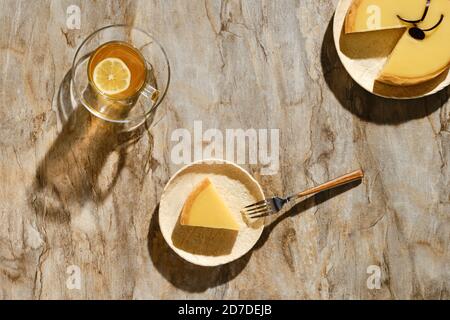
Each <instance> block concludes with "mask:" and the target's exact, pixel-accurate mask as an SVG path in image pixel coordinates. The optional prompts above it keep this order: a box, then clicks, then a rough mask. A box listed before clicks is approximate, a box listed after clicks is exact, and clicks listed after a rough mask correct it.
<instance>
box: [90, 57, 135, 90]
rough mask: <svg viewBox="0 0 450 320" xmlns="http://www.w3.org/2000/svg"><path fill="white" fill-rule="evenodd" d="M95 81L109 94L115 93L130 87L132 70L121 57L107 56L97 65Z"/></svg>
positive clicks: (94, 75)
mask: <svg viewBox="0 0 450 320" xmlns="http://www.w3.org/2000/svg"><path fill="white" fill-rule="evenodd" d="M93 81H94V84H95V85H96V86H97V88H98V89H99V90H100V91H101V92H103V93H104V94H107V95H115V94H118V93H121V92H123V91H125V90H127V89H128V87H129V86H130V82H131V72H130V69H128V67H127V65H126V64H125V62H123V61H122V60H121V59H119V58H106V59H104V60H102V61H101V62H100V63H99V64H97V66H95V69H94V74H93Z"/></svg>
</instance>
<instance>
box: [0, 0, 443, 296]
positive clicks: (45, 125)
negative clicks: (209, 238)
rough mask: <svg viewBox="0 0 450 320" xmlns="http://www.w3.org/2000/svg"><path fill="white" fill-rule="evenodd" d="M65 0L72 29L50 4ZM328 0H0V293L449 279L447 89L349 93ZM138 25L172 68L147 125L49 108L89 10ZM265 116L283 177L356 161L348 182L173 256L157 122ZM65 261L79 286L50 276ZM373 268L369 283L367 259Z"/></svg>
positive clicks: (306, 177)
mask: <svg viewBox="0 0 450 320" xmlns="http://www.w3.org/2000/svg"><path fill="white" fill-rule="evenodd" d="M71 4H76V5H78V6H79V7H80V8H81V29H80V30H69V29H68V28H67V26H66V19H67V16H66V9H67V7H68V6H69V5H71ZM335 4H336V1H335V0H334V1H330V0H320V1H309V0H295V1H294V0H292V1H289V0H280V1H268V0H267V1H263V0H250V1H237V0H228V1H227V0H224V1H219V0H214V1H213V0H211V1H209V0H207V1H200V0H195V1H184V0H168V1H165V0H160V1H104V0H103V1H77V0H71V1H67V0H64V1H41V0H39V1H16V0H0V29H1V30H2V32H1V33H0V68H1V78H0V101H1V108H0V137H1V139H0V145H1V153H0V181H1V182H0V298H2V299H17V298H24V299H61V298H62V299H94V298H98V299H112V298H114V299H131V298H133V299H141V298H150V299H154V298H163V299H171V298H182V299H184V298H225V299H228V298H269V299H270V298H288V299H292V298H301V299H312V298H319V299H328V298H329V299H340V298H345V299H346V298H362V299H392V298H399V299H400V298H405V299H410V298H413V299H423V298H425V299H431V298H437V299H448V298H449V297H450V253H449V252H450V250H449V245H450V237H449V235H450V216H449V214H450V188H449V186H450V167H449V165H450V164H449V158H450V152H449V151H450V103H449V102H448V97H449V92H450V90H449V89H447V90H444V91H442V92H440V93H438V94H436V95H434V96H430V97H427V98H423V99H419V100H413V101H393V100H388V99H382V98H378V97H375V96H372V95H370V94H368V93H366V92H365V91H364V90H363V89H361V88H360V87H358V86H357V85H356V84H355V82H354V81H352V79H351V78H349V76H348V75H347V73H346V72H345V70H344V69H343V67H342V65H341V63H340V62H339V59H338V58H337V54H336V51H335V48H334V44H333V41H332V30H331V22H332V17H333V12H334V7H335ZM113 23H127V24H134V25H137V26H143V27H144V28H146V29H147V30H149V31H151V32H152V33H153V34H154V35H155V36H156V37H157V38H158V39H160V41H161V42H162V44H163V45H164V47H165V48H166V50H167V53H168V55H169V59H170V62H171V66H172V70H173V74H172V82H171V87H170V90H169V93H168V96H167V98H166V100H165V101H164V103H163V105H162V106H161V109H160V110H159V112H160V113H161V116H160V117H159V119H158V121H155V122H154V124H153V126H150V127H148V128H145V130H141V131H139V132H136V133H132V134H123V133H118V132H116V130H115V128H114V127H111V126H109V125H108V124H105V123H102V122H101V121H99V120H97V119H94V118H92V117H91V116H90V114H89V113H88V112H87V111H86V110H85V109H84V108H77V109H76V110H75V111H73V112H69V111H70V108H67V102H68V99H67V82H68V81H67V80H68V77H67V73H68V72H69V70H70V67H71V62H72V58H73V56H74V53H75V50H76V48H77V46H78V45H79V44H80V43H81V41H82V40H83V39H84V38H85V37H86V36H87V35H88V34H90V33H91V32H93V31H94V30H96V29H98V28H99V27H102V26H105V25H108V24H113ZM197 119H201V120H202V121H203V127H204V128H205V129H206V128H219V129H226V128H251V127H252V128H280V130H281V131H280V133H281V136H280V142H281V146H280V163H281V167H280V171H279V173H278V174H276V175H272V176H262V175H260V174H259V172H260V170H259V169H260V168H259V167H258V166H255V165H247V166H244V167H246V169H248V170H250V172H252V173H253V174H254V176H255V177H256V179H258V181H260V182H261V184H262V186H263V188H264V190H265V192H266V193H267V194H268V195H272V194H288V193H292V192H296V191H300V190H302V189H304V188H306V187H309V186H312V185H314V184H317V183H321V182H323V181H325V180H327V179H329V178H333V177H334V176H337V175H340V174H343V173H345V172H348V171H351V170H352V169H354V168H358V167H362V168H363V169H364V170H365V172H366V177H365V179H364V181H363V182H362V184H360V185H357V186H356V185H352V186H349V187H346V188H341V189H338V190H336V191H333V192H327V193H324V194H320V195H318V196H316V197H313V198H310V199H307V200H305V201H303V202H301V203H299V204H297V205H296V206H294V207H293V208H292V209H291V210H289V212H287V213H286V214H285V215H283V216H281V217H279V218H277V219H275V220H273V221H272V222H271V223H270V225H269V226H268V227H267V229H266V230H265V232H264V234H263V237H262V238H261V240H260V242H259V243H258V244H257V246H256V248H255V250H253V251H252V252H250V253H249V254H247V255H246V256H245V257H243V258H242V259H240V260H238V261H236V262H234V263H231V264H228V265H224V266H221V267H218V268H202V267H197V266H194V265H191V264H189V263H187V262H184V261H183V260H181V259H180V258H178V257H177V256H176V255H175V254H174V253H173V252H172V251H171V250H170V249H169V248H168V246H167V245H166V244H165V242H164V240H163V239H162V236H161V233H160V231H159V227H158V224H157V214H158V199H159V198H160V196H161V192H162V188H163V187H164V185H165V183H166V182H167V181H168V179H169V178H170V176H171V175H172V174H173V173H174V172H175V171H176V170H177V169H179V167H180V166H178V165H174V164H173V163H172V162H171V160H170V150H171V147H172V146H173V143H172V142H171V141H170V136H171V133H172V131H173V130H174V129H175V128H188V129H190V130H192V127H193V122H194V120H197ZM70 265H77V266H79V267H80V269H81V273H82V282H81V290H69V289H68V288H67V287H66V281H67V277H68V276H69V275H68V274H67V273H66V271H67V267H68V266H70ZM369 265H378V266H380V268H381V274H382V280H381V288H380V289H378V290H369V289H368V288H367V285H366V280H367V278H368V276H369V275H368V274H367V272H366V271H367V267H368V266H369Z"/></svg>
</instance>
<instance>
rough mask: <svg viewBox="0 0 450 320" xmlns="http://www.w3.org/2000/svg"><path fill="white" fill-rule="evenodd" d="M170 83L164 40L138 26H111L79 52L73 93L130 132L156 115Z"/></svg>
mask: <svg viewBox="0 0 450 320" xmlns="http://www.w3.org/2000/svg"><path fill="white" fill-rule="evenodd" d="M169 82H170V65H169V60H168V58H167V55H166V53H165V51H164V49H163V47H162V46H161V45H160V44H159V42H158V41H157V40H156V39H155V38H153V37H152V36H151V35H150V34H149V33H147V32H146V31H144V30H141V29H139V28H135V27H131V26H127V25H112V26H107V27H104V28H101V29H99V30H97V31H95V32H94V33H92V34H91V35H89V36H88V37H87V38H86V40H84V41H83V43H82V44H81V45H80V47H79V48H78V50H77V52H76V54H75V58H74V60H73V65H72V79H71V94H72V98H73V99H74V100H75V101H76V102H78V103H81V104H82V105H83V106H84V107H86V108H87V109H88V110H89V111H90V112H91V113H92V114H94V115H95V116H97V117H99V118H101V119H103V120H106V121H110V122H114V123H117V124H121V125H122V126H123V129H124V130H126V131H129V130H133V129H135V128H137V127H138V126H140V125H142V124H143V123H144V122H145V121H146V120H147V119H148V118H149V117H150V116H151V115H152V114H154V112H155V111H156V109H157V108H158V106H159V105H160V104H161V102H162V101H163V99H164V97H165V95H166V93H167V89H168V86H169Z"/></svg>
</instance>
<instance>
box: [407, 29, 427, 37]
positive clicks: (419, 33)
mask: <svg viewBox="0 0 450 320" xmlns="http://www.w3.org/2000/svg"><path fill="white" fill-rule="evenodd" d="M408 32H409V35H410V36H411V37H413V38H414V39H416V40H423V39H425V32H423V30H422V29H420V28H417V27H412V28H409V30H408Z"/></svg>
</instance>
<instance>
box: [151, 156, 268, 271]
mask: <svg viewBox="0 0 450 320" xmlns="http://www.w3.org/2000/svg"><path fill="white" fill-rule="evenodd" d="M206 177H208V178H209V179H210V180H211V182H212V183H213V184H214V186H215V187H216V189H217V190H218V192H219V194H220V195H221V197H222V198H223V200H224V201H225V203H226V205H227V206H228V208H229V209H230V210H231V212H232V214H233V215H234V218H235V219H236V221H237V222H238V223H239V225H240V230H239V231H238V232H237V231H233V230H224V229H210V228H201V227H190V226H183V225H181V224H180V222H179V216H180V212H181V209H182V208H183V205H184V202H185V201H186V198H187V197H188V196H189V194H190V193H191V192H192V190H193V189H194V188H195V186H196V185H198V184H199V183H200V182H201V181H202V180H203V179H204V178H206ZM262 199H264V193H263V191H262V189H261V187H260V185H259V184H258V182H257V181H256V180H255V179H254V178H253V177H252V176H250V174H249V173H247V172H246V171H245V170H243V169H242V168H241V167H239V166H237V165H235V164H233V163H231V162H228V161H225V160H216V159H210V160H201V161H198V162H194V163H192V164H190V165H188V166H186V167H184V168H182V169H181V170H179V171H178V172H177V173H176V174H175V175H174V176H173V177H172V178H171V179H170V180H169V182H168V183H167V185H166V186H165V188H164V192H163V195H162V196H161V202H160V205H159V225H160V228H161V233H162V235H163V237H164V239H165V240H166V241H167V243H168V245H169V246H170V247H171V248H172V249H173V250H174V251H175V252H176V253H177V254H178V255H179V256H180V257H182V258H183V259H185V260H187V261H189V262H191V263H194V264H197V265H201V266H218V265H221V264H225V263H229V262H231V261H233V260H236V259H238V258H240V257H242V256H243V255H244V254H246V253H247V252H248V251H250V250H251V249H252V248H253V246H254V245H255V244H256V242H257V241H258V239H259V237H260V236H261V233H262V231H263V229H264V219H258V220H252V221H251V222H249V221H245V219H244V218H243V216H242V214H241V213H240V210H241V209H242V208H243V207H244V206H246V205H249V204H251V203H254V202H256V201H260V200H262Z"/></svg>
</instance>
